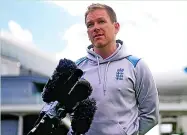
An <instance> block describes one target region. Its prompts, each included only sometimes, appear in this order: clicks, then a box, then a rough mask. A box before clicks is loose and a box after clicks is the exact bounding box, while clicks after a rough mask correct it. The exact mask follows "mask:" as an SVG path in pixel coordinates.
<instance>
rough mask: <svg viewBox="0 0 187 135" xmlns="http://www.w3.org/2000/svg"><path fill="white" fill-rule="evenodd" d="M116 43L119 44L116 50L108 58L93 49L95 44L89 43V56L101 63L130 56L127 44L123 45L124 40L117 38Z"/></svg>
mask: <svg viewBox="0 0 187 135" xmlns="http://www.w3.org/2000/svg"><path fill="white" fill-rule="evenodd" d="M116 45H117V49H116V51H115V52H114V53H113V54H112V55H111V56H109V57H108V58H106V59H103V58H102V57H101V56H100V55H99V54H97V53H95V52H94V51H93V45H89V46H88V48H87V52H88V56H87V58H88V59H90V60H92V61H94V62H99V63H100V64H101V63H107V62H112V61H117V60H120V59H123V58H125V57H126V56H128V54H127V52H126V49H125V46H124V45H123V41H121V40H116Z"/></svg>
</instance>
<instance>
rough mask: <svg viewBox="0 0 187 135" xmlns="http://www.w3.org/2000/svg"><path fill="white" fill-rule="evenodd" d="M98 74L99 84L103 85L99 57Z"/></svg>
mask: <svg viewBox="0 0 187 135" xmlns="http://www.w3.org/2000/svg"><path fill="white" fill-rule="evenodd" d="M97 71H98V72H97V73H98V77H99V84H101V69H100V67H99V58H98V57H97Z"/></svg>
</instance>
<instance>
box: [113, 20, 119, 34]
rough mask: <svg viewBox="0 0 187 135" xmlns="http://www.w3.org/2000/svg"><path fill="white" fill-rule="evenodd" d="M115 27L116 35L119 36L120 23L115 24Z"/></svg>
mask: <svg viewBox="0 0 187 135" xmlns="http://www.w3.org/2000/svg"><path fill="white" fill-rule="evenodd" d="M114 27H115V34H117V33H118V32H119V29H120V24H119V23H118V22H115V23H114Z"/></svg>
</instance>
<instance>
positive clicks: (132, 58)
mask: <svg viewBox="0 0 187 135" xmlns="http://www.w3.org/2000/svg"><path fill="white" fill-rule="evenodd" d="M125 58H126V59H127V60H128V61H129V62H130V63H131V64H132V65H133V66H134V67H136V65H137V64H138V62H139V61H140V60H141V58H139V57H137V56H134V55H129V56H127V57H125Z"/></svg>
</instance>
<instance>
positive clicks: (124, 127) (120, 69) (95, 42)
mask: <svg viewBox="0 0 187 135" xmlns="http://www.w3.org/2000/svg"><path fill="white" fill-rule="evenodd" d="M85 24H86V27H87V33H88V37H89V40H90V41H91V43H92V45H90V46H88V48H87V52H88V55H87V56H86V57H83V58H81V59H79V60H78V61H77V65H78V67H79V68H80V69H82V70H83V71H84V75H83V78H85V79H86V80H88V81H89V82H90V83H91V85H92V87H93V92H92V95H91V97H93V98H95V99H96V101H97V111H96V113H95V116H94V120H93V121H92V124H91V127H90V129H89V131H88V132H87V133H86V135H137V134H139V135H144V134H145V133H146V132H148V131H149V130H150V129H151V128H152V127H154V126H155V125H156V124H157V123H158V116H159V109H158V104H159V101H158V92H157V89H156V86H155V83H154V80H153V77H152V74H151V72H150V70H149V69H148V67H147V66H146V64H145V63H144V62H143V60H142V59H139V58H136V57H134V56H132V55H129V54H127V53H126V52H125V50H124V45H123V42H122V41H121V40H116V35H117V33H118V32H119V29H120V24H119V23H118V22H117V19H116V14H115V12H114V11H113V9H112V8H111V7H109V6H107V5H103V4H92V5H90V6H89V7H88V10H87V12H86V14H85ZM69 134H70V131H69Z"/></svg>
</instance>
